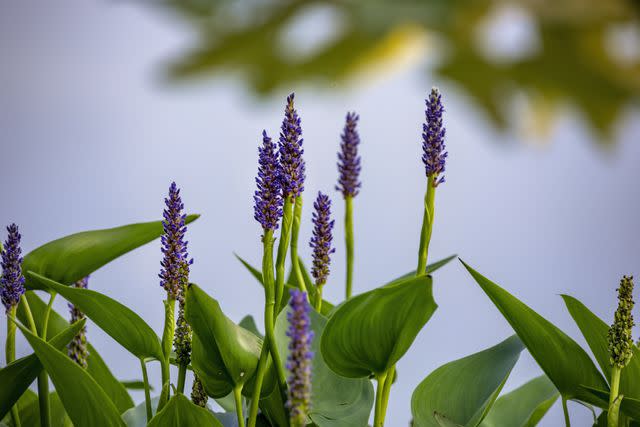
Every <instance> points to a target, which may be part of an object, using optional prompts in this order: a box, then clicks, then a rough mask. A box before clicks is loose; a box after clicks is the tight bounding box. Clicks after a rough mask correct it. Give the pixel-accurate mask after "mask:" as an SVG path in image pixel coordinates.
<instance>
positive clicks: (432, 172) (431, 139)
mask: <svg viewBox="0 0 640 427" xmlns="http://www.w3.org/2000/svg"><path fill="white" fill-rule="evenodd" d="M426 104H427V109H426V111H425V116H426V123H424V124H423V125H422V150H423V155H422V161H423V162H424V166H425V170H426V173H427V176H431V177H433V186H434V187H437V186H438V185H439V184H442V183H443V182H444V176H440V174H442V173H443V172H444V168H445V161H446V158H447V155H448V154H447V152H446V151H445V148H446V147H445V144H444V136H445V128H444V126H443V124H442V113H443V111H444V107H443V106H442V95H441V94H440V91H439V90H438V89H437V88H435V87H434V88H433V89H431V94H430V95H429V99H427V100H426Z"/></svg>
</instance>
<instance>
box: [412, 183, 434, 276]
mask: <svg viewBox="0 0 640 427" xmlns="http://www.w3.org/2000/svg"><path fill="white" fill-rule="evenodd" d="M435 195H436V189H435V187H434V186H433V176H431V175H430V176H429V178H428V179H427V192H426V193H425V195H424V215H423V218H422V230H421V232H420V249H419V251H418V268H417V269H416V276H421V275H423V274H425V273H426V269H427V258H428V256H429V242H430V241H431V231H432V230H433V219H434V212H435V209H434V201H435Z"/></svg>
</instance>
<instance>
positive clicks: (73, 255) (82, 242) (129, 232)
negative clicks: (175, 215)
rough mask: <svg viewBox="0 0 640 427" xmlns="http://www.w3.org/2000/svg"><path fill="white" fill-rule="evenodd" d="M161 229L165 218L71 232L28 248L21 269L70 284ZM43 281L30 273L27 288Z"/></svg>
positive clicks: (149, 239)
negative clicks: (33, 278) (30, 248)
mask: <svg viewBox="0 0 640 427" xmlns="http://www.w3.org/2000/svg"><path fill="white" fill-rule="evenodd" d="M198 218H199V215H189V216H188V217H187V218H186V223H187V224H188V223H190V222H193V221H195V220H196V219H198ZM162 232H163V228H162V221H152V222H143V223H139V224H130V225H125V226H122V227H116V228H108V229H104V230H93V231H83V232H81V233H76V234H72V235H69V236H66V237H62V238H60V239H57V240H54V241H52V242H49V243H46V244H44V245H42V246H40V247H39V248H36V249H34V250H33V251H31V252H29V253H28V254H27V255H26V256H25V257H24V262H23V264H22V271H33V272H35V273H38V274H40V275H42V276H44V277H48V278H50V279H53V280H55V281H56V282H59V283H62V284H65V285H70V284H72V283H75V282H77V281H78V280H80V279H82V278H84V277H87V276H88V275H89V274H91V273H93V272H94V271H96V270H97V269H99V268H100V267H102V266H104V265H105V264H108V263H109V262H111V261H113V260H114V259H116V258H118V257H119V256H121V255H124V254H126V253H127V252H130V251H132V250H133V249H136V248H138V247H140V246H142V245H145V244H147V243H149V242H151V241H153V240H155V239H157V238H159V237H160V236H161V235H162ZM40 285H41V284H40V283H38V282H36V281H33V280H32V278H29V277H27V280H26V283H25V286H26V287H27V288H29V289H42V288H41V287H40Z"/></svg>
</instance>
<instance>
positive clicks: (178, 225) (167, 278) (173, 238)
mask: <svg viewBox="0 0 640 427" xmlns="http://www.w3.org/2000/svg"><path fill="white" fill-rule="evenodd" d="M164 203H165V205H166V208H165V210H164V214H163V216H164V221H162V226H163V227H164V234H163V235H162V238H161V241H162V253H163V254H164V258H163V260H162V262H161V263H160V265H162V269H161V270H160V274H159V277H160V279H161V280H160V286H162V287H163V288H164V289H165V290H166V291H167V294H168V296H169V297H171V298H173V299H179V298H180V297H181V295H182V289H183V288H184V286H186V284H187V282H188V281H189V266H190V265H191V264H193V259H191V260H187V258H188V257H189V254H188V253H187V243H188V242H186V241H185V240H184V235H185V233H186V231H187V227H186V226H185V219H186V217H187V216H186V215H185V214H183V213H182V210H183V209H184V204H183V203H182V199H181V198H180V190H179V189H178V186H177V185H176V183H175V182H173V183H171V187H169V197H167V198H166V199H164Z"/></svg>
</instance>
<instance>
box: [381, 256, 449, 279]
mask: <svg viewBox="0 0 640 427" xmlns="http://www.w3.org/2000/svg"><path fill="white" fill-rule="evenodd" d="M457 257H458V255H449V256H448V257H446V258H443V259H441V260H439V261H436V262H434V263H432V264H429V265H427V267H426V268H425V274H431V273H433V272H434V271H437V270H440V269H441V268H442V267H444V266H445V265H447V264H449V263H450V262H451V261H453V260H454V259H456V258H457ZM415 275H416V271H415V270H413V271H410V272H408V273H407V274H403V275H402V276H400V277H398V278H397V279H395V280H393V282H397V281H399V280H404V279H408V278H410V277H413V276H415ZM393 282H391V283H393Z"/></svg>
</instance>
